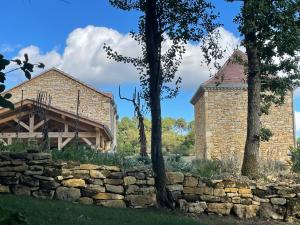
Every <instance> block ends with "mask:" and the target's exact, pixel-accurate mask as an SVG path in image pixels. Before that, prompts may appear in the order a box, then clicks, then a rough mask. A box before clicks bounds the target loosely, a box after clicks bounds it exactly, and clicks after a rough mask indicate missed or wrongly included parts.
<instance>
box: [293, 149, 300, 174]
mask: <svg viewBox="0 0 300 225" xmlns="http://www.w3.org/2000/svg"><path fill="white" fill-rule="evenodd" d="M291 163H292V170H293V171H294V172H296V173H300V147H297V148H293V149H291Z"/></svg>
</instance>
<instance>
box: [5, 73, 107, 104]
mask: <svg viewBox="0 0 300 225" xmlns="http://www.w3.org/2000/svg"><path fill="white" fill-rule="evenodd" d="M53 70H54V71H56V72H58V73H60V74H61V75H64V76H65V77H67V78H69V79H72V80H74V81H75V82H78V83H79V84H82V85H84V86H86V87H87V88H89V89H91V90H93V91H95V92H97V93H99V94H102V95H104V96H106V97H108V98H110V99H112V100H113V95H112V93H111V92H109V93H107V92H102V91H100V90H98V89H96V88H95V87H92V86H91V85H89V84H87V83H85V82H83V81H80V80H79V79H77V78H75V77H73V76H72V75H70V74H68V73H66V72H64V71H62V70H60V69H58V68H56V67H51V68H50V69H47V70H45V71H43V72H42V73H40V74H38V75H36V76H34V77H33V78H32V79H30V80H25V81H23V82H21V83H20V84H18V85H16V86H14V87H12V88H10V89H8V90H7V91H5V92H4V93H7V92H9V91H11V90H13V89H15V88H18V87H20V86H22V85H24V84H26V83H28V82H30V81H32V80H34V79H36V78H38V77H41V76H43V75H45V74H46V73H48V72H50V71H53Z"/></svg>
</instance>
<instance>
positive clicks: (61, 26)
mask: <svg viewBox="0 0 300 225" xmlns="http://www.w3.org/2000/svg"><path fill="white" fill-rule="evenodd" d="M213 2H214V3H215V5H216V10H217V11H219V12H220V22H222V23H223V24H224V29H223V30H222V34H223V37H224V43H225V45H229V48H233V47H235V46H236V44H238V42H239V39H240V36H239V32H238V30H237V25H236V24H234V23H233V18H234V17H235V16H236V15H237V13H238V11H239V8H240V5H239V3H227V2H225V1H223V0H214V1H213ZM1 6H2V12H1V14H0V23H1V28H2V32H1V36H0V52H2V53H4V55H5V56H7V57H15V56H18V55H22V54H23V53H24V52H27V53H28V54H29V55H30V57H31V59H32V61H35V60H37V61H43V62H44V63H45V64H46V65H47V66H48V67H52V66H56V67H59V68H61V69H63V70H64V71H66V72H68V73H70V74H71V75H73V76H75V77H77V78H79V79H81V80H83V81H85V82H87V83H89V84H91V85H93V86H95V87H96V88H98V89H100V90H103V91H109V92H113V94H114V95H115V99H116V102H117V104H118V110H119V115H120V117H123V116H132V115H133V109H132V107H131V105H128V103H127V102H123V101H121V100H119V98H118V94H117V90H118V85H119V84H121V85H122V89H123V94H124V95H127V96H130V95H131V93H132V91H133V90H134V87H135V86H138V79H137V77H138V75H137V73H136V71H135V69H134V68H132V67H130V66H125V65H117V64H116V63H114V62H110V61H109V60H107V59H106V58H105V54H104V53H103V50H102V45H103V43H109V44H111V45H112V47H115V48H116V49H118V50H120V51H121V52H122V51H123V52H124V53H125V52H126V54H127V53H128V54H129V55H132V56H133V55H136V54H138V52H139V51H138V48H137V47H136V45H135V43H134V42H133V41H132V40H130V38H129V37H128V36H127V34H128V32H129V31H130V30H135V29H136V25H137V19H138V16H139V14H138V12H130V13H128V12H124V11H121V10H118V9H115V8H113V7H111V6H110V5H109V2H108V0H85V1H84V0H43V1H41V0H14V1H11V0H1ZM198 53H199V54H200V52H199V49H198V48H197V46H193V45H190V46H189V48H188V54H187V57H186V59H185V61H184V62H183V66H182V70H181V71H180V75H181V76H182V77H183V84H182V89H181V92H180V94H179V96H178V97H177V98H176V99H173V100H165V101H164V102H163V105H162V111H163V116H172V117H176V118H179V117H183V118H185V119H186V120H188V121H190V120H193V117H194V110H193V106H192V105H191V104H190V103H189V101H190V99H191V97H192V95H193V94H194V92H195V91H196V89H197V86H199V85H200V84H201V82H203V81H205V80H206V79H208V78H209V74H208V72H207V68H205V67H204V65H200V64H201V63H200V61H201V60H200V59H197V54H198ZM23 80H24V77H23V76H21V75H20V74H11V76H10V77H9V79H8V82H7V86H8V87H12V86H14V85H15V84H17V83H19V82H21V81H23ZM297 96H298V95H297ZM299 96H300V95H299ZM295 103H296V104H295V108H296V111H297V110H298V111H300V101H299V99H298V97H296V101H295ZM296 115H298V114H297V113H296ZM299 129H300V127H299Z"/></svg>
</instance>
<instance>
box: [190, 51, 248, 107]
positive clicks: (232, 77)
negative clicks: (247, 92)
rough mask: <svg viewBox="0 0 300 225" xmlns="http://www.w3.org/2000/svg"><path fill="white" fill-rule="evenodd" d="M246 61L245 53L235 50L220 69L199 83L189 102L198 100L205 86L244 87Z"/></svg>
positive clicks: (245, 83)
mask: <svg viewBox="0 0 300 225" xmlns="http://www.w3.org/2000/svg"><path fill="white" fill-rule="evenodd" d="M246 61H247V55H246V54H245V53H244V52H242V51H240V50H235V51H234V52H233V54H232V55H231V56H230V57H229V59H228V60H227V61H226V62H225V63H224V65H223V66H222V67H221V69H220V70H219V71H218V72H217V73H216V74H215V75H214V76H213V77H212V78H210V79H209V80H207V81H206V82H204V83H203V84H201V85H200V87H199V88H198V90H197V91H196V93H195V94H194V96H193V98H192V99H191V103H192V104H195V103H196V102H197V101H198V99H199V98H200V96H201V94H202V93H203V91H204V89H205V88H246V87H247V76H246V73H245V66H244V62H246Z"/></svg>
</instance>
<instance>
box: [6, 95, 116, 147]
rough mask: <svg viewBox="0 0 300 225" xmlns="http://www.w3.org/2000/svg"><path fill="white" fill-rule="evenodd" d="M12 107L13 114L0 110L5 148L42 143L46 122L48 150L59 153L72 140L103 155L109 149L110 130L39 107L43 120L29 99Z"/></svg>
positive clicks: (58, 111) (97, 123)
mask: <svg viewBox="0 0 300 225" xmlns="http://www.w3.org/2000/svg"><path fill="white" fill-rule="evenodd" d="M14 106H15V109H14V110H10V109H5V108H0V141H1V142H3V143H4V144H5V145H9V144H11V143H12V142H13V141H14V140H15V139H19V140H22V141H26V140H29V139H37V140H38V141H39V140H42V138H43V132H42V131H43V130H42V129H43V127H44V124H45V121H46V123H47V130H48V137H49V141H50V143H51V147H56V148H57V149H59V150H61V149H63V148H64V147H65V146H66V145H67V144H68V143H70V142H71V141H72V140H74V138H75V137H76V136H78V141H79V143H85V144H87V145H89V146H91V147H92V148H95V149H97V150H100V151H107V150H109V149H110V147H111V141H112V135H111V133H110V130H109V129H108V128H107V127H106V126H105V125H103V124H101V123H99V122H96V121H93V120H90V119H88V118H85V117H82V116H79V115H75V114H73V113H70V112H66V111H64V110H62V109H59V108H57V107H53V106H51V105H49V106H46V105H43V104H39V107H43V108H44V109H45V112H46V113H45V118H40V116H39V115H37V114H36V113H35V109H34V108H35V101H34V100H31V99H26V100H24V101H22V102H19V103H16V104H14Z"/></svg>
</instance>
